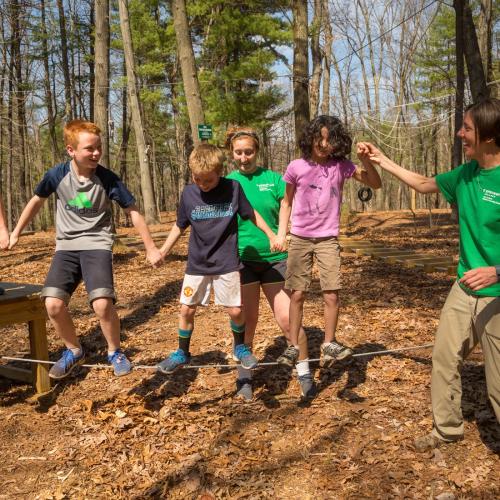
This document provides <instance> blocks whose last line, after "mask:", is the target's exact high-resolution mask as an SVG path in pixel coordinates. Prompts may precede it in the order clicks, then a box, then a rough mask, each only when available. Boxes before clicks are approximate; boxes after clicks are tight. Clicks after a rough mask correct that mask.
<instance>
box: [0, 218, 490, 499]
mask: <svg viewBox="0 0 500 500" xmlns="http://www.w3.org/2000/svg"><path fill="white" fill-rule="evenodd" d="M426 223H427V215H426V213H425V212H421V213H419V214H418V217H417V219H416V221H413V218H412V216H411V214H409V213H394V212H393V213H376V214H367V215H362V216H358V217H357V218H355V219H354V220H353V221H352V222H351V225H350V226H349V228H348V230H349V232H350V233H352V235H353V236H358V237H365V238H369V239H371V240H372V241H374V242H383V243H384V244H385V245H391V246H394V247H400V248H414V249H416V250H419V251H429V252H431V253H435V254H449V253H452V254H454V253H456V244H457V234H456V229H455V227H454V226H453V225H451V224H450V221H449V215H448V214H447V213H440V214H439V215H437V216H435V217H434V223H435V224H437V225H436V227H434V228H432V229H429V228H427V227H426ZM155 229H156V230H158V231H160V230H162V231H165V227H157V228H155ZM128 233H130V234H132V232H131V231H128ZM52 241H53V234H50V233H46V234H44V233H40V234H37V235H33V236H29V237H25V238H23V239H22V240H21V242H20V245H19V247H18V248H16V250H15V251H13V252H10V253H4V254H2V256H1V264H0V265H1V272H2V279H3V280H12V281H26V282H38V283H41V282H43V279H44V276H45V274H46V272H47V269H48V265H49V263H50V257H51V254H52V245H53V244H52ZM186 245H187V238H186V237H184V238H182V240H181V242H180V243H179V245H178V246H177V247H176V249H175V252H174V254H173V255H172V256H171V257H170V258H169V259H168V262H167V264H166V265H165V266H164V267H163V268H162V269H161V270H159V271H154V270H151V269H150V268H149V267H148V266H147V264H146V262H145V260H144V254H143V253H142V251H141V249H140V247H138V246H132V247H125V248H122V249H120V251H119V252H118V253H117V255H116V256H115V277H116V286H117V291H118V296H119V303H118V307H119V313H120V316H121V318H122V326H123V339H124V340H123V345H124V347H125V349H126V350H127V352H128V353H129V354H130V357H131V358H132V359H133V360H134V362H135V363H137V364H149V365H153V364H155V363H156V362H158V361H159V360H161V359H162V358H163V357H164V356H165V355H166V354H167V353H168V352H169V351H170V350H171V349H173V348H174V347H175V345H176V329H177V312H178V305H177V297H178V293H179V288H180V283H181V282H180V280H181V279H182V276H183V271H184V266H185V255H186ZM343 271H344V281H345V289H344V291H343V292H342V300H343V307H342V311H341V318H340V322H339V338H340V340H341V341H343V342H345V343H347V344H349V345H351V346H353V347H354V348H355V350H356V351H357V352H369V351H374V350H381V349H386V348H391V347H402V346H408V345H422V344H426V343H429V342H432V341H433V335H434V330H435V327H436V324H437V320H438V317H439V310H440V308H441V306H442V304H443V302H444V299H445V297H446V294H447V291H448V289H449V287H450V284H451V280H450V278H449V277H446V276H444V275H440V274H435V275H426V274H421V273H419V272H418V271H414V270H408V269H403V268H400V267H398V266H394V265H385V264H383V263H380V262H378V261H375V260H370V259H369V258H365V257H353V256H352V255H351V254H346V255H345V257H344V268H343ZM71 308H72V312H73V314H74V318H75V324H76V326H77V328H78V330H79V332H80V333H81V335H82V336H83V342H84V345H85V346H86V348H87V350H88V351H89V353H90V360H89V361H90V362H96V363H99V362H103V361H104V358H105V342H104V341H103V338H102V336H101V334H100V331H99V328H98V324H97V322H96V320H95V319H94V317H93V316H92V314H91V311H90V310H89V308H88V306H87V303H86V297H85V293H84V292H83V291H82V290H78V291H77V293H76V294H75V296H74V298H73V300H72V304H71ZM261 308H262V314H261V322H260V324H259V327H258V333H257V337H256V341H255V350H256V353H257V355H258V357H259V358H260V359H263V360H266V361H271V360H274V359H275V358H276V356H277V355H278V354H279V353H280V351H281V350H282V349H283V348H284V341H283V339H282V338H280V337H279V331H278V328H277V326H276V324H275V322H274V319H273V317H272V314H271V312H270V310H269V308H268V307H267V304H265V303H264V302H262V304H261ZM322 321H323V320H322V308H321V296H320V293H319V291H318V289H317V288H315V289H314V291H313V292H312V293H311V295H310V297H309V300H308V302H307V304H306V310H305V321H304V323H305V326H306V329H307V332H308V337H309V342H310V348H311V356H312V357H317V356H318V351H319V344H320V342H321V340H322V330H321V328H322ZM49 337H50V338H49V348H50V352H51V356H52V358H53V359H54V358H56V357H57V356H58V353H59V351H60V349H61V344H60V342H59V341H58V340H57V339H56V338H55V336H54V332H53V330H52V329H51V328H49ZM230 349H231V338H230V334H229V330H228V320H227V318H226V316H225V314H224V312H223V311H222V310H220V309H217V308H215V307H213V306H211V307H209V308H206V309H203V310H201V311H200V312H199V314H198V316H197V319H196V329H195V335H194V339H193V352H194V353H195V354H196V362H199V363H203V364H204V363H215V362H221V361H222V360H224V359H226V357H227V356H228V354H229V352H230ZM28 350H29V346H28V344H27V335H26V330H25V327H23V326H15V327H10V328H4V329H2V330H0V354H2V355H18V354H21V355H22V354H23V353H26V352H28ZM314 375H315V378H316V381H317V383H318V385H319V388H320V394H319V396H318V397H317V398H316V399H315V400H314V401H313V402H311V403H309V404H305V403H303V402H301V401H300V399H299V397H298V395H299V387H298V384H297V381H296V379H295V377H294V376H292V375H291V374H290V373H289V372H287V371H286V370H283V369H281V368H279V369H278V368H274V367H272V368H268V369H262V368H259V369H258V370H256V373H255V376H254V380H255V396H256V397H255V400H254V402H252V403H250V404H244V403H242V402H240V401H237V400H236V399H234V377H235V372H234V371H231V370H215V369H210V370H200V371H194V370H182V371H180V372H179V373H177V374H175V375H174V376H172V377H170V378H167V377H163V376H159V375H157V374H156V373H155V372H154V371H136V372H134V373H132V374H131V375H130V376H128V377H125V378H122V379H116V378H113V377H112V376H111V375H110V372H109V371H107V370H92V371H85V370H82V371H81V372H80V373H79V374H77V375H76V376H75V377H73V378H70V379H69V380H67V381H64V382H61V383H59V384H58V385H57V386H56V387H55V388H54V390H53V391H52V393H51V394H49V395H47V396H45V397H43V398H35V400H36V401H38V403H37V404H35V405H33V404H29V401H30V400H31V399H30V398H31V397H32V395H33V392H32V389H31V388H30V387H29V386H25V385H18V384H14V383H12V382H10V381H7V380H5V379H0V404H1V406H0V419H1V421H2V425H1V429H0V450H1V453H2V461H1V463H0V485H1V489H0V498H9V499H10V498H16V497H20V498H38V499H47V500H48V499H65V498H109V497H113V498H173V499H174V498H199V499H203V500H208V499H213V498H275V497H278V498H301V499H308V498H315V499H316V498H434V497H435V498H440V499H441V500H446V499H451V498H495V497H498V495H499V494H500V492H499V489H498V488H499V487H498V485H499V484H500V483H499V480H500V477H499V470H500V467H499V458H498V453H499V448H498V442H499V440H500V434H499V430H498V425H497V424H496V422H495V419H494V416H493V414H492V411H491V408H490V407H489V406H488V403H487V397H486V392H485V381H484V374H483V369H482V366H481V355H480V353H476V354H474V355H473V356H472V358H471V360H470V361H469V362H468V363H467V364H466V367H465V369H464V374H463V381H464V402H463V408H464V415H465V419H466V437H465V440H464V441H463V442H461V443H458V444H456V445H454V446H448V447H444V448H442V449H440V450H436V451H434V452H429V453H427V454H417V453H415V452H414V450H413V447H412V439H413V438H414V437H415V436H417V435H419V434H421V433H424V432H426V431H428V430H429V429H430V426H431V415H430V404H429V382H430V351H429V350H422V351H412V352H407V353H398V354H394V355H387V356H379V357H363V358H358V359H356V360H355V361H354V362H352V363H351V364H338V365H336V366H334V367H332V368H330V369H320V368H319V367H317V366H315V367H314ZM32 399H33V398H32Z"/></svg>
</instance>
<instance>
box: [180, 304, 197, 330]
mask: <svg viewBox="0 0 500 500" xmlns="http://www.w3.org/2000/svg"><path fill="white" fill-rule="evenodd" d="M197 307H198V306H187V305H186V304H181V311H180V314H179V328H182V329H183V330H191V331H192V330H193V329H194V317H195V314H196V308H197Z"/></svg>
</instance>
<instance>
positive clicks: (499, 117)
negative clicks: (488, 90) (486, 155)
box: [465, 97, 500, 147]
mask: <svg viewBox="0 0 500 500" xmlns="http://www.w3.org/2000/svg"><path fill="white" fill-rule="evenodd" d="M465 113H469V115H470V117H471V119H472V121H473V122H474V127H475V128H476V140H479V141H486V140H487V139H493V140H494V141H495V144H496V146H497V147H500V100H499V99H495V98H494V97H489V98H487V99H483V100H481V101H479V102H476V103H474V104H471V105H470V106H467V108H465Z"/></svg>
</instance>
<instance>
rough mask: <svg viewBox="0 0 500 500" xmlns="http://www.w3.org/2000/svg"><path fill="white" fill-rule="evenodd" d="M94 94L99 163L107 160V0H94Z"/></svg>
mask: <svg viewBox="0 0 500 500" xmlns="http://www.w3.org/2000/svg"><path fill="white" fill-rule="evenodd" d="M94 7H95V85H94V88H95V91H94V92H95V94H94V121H95V123H96V124H97V126H98V127H99V128H100V129H101V138H102V157H101V163H102V164H103V165H104V166H105V167H108V168H109V167H110V166H111V164H110V162H109V127H108V106H109V0H95V3H94Z"/></svg>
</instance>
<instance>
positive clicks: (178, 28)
mask: <svg viewBox="0 0 500 500" xmlns="http://www.w3.org/2000/svg"><path fill="white" fill-rule="evenodd" d="M172 11H173V17H174V28H175V39H176V41H177V52H178V54H179V61H180V65H181V73H182V82H183V84H184V94H185V96H186V103H187V108H188V114H189V123H190V124H191V136H192V138H193V143H194V144H195V145H196V144H199V143H200V139H199V138H198V125H201V124H202V123H204V121H205V116H204V114H203V105H202V102H201V92H200V84H199V82H198V76H197V74H196V64H195V59H194V51H193V44H192V43H191V35H190V32H189V25H188V20H187V13H186V2H185V0H172Z"/></svg>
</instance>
